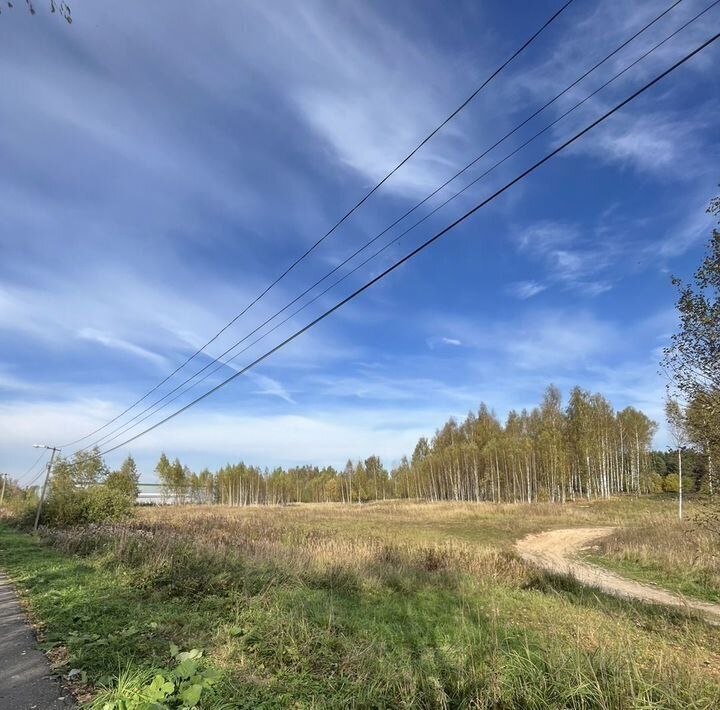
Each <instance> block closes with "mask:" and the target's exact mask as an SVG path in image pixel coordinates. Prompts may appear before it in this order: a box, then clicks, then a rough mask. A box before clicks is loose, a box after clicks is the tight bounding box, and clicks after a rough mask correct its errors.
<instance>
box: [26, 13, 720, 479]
mask: <svg viewBox="0 0 720 710" xmlns="http://www.w3.org/2000/svg"><path fill="white" fill-rule="evenodd" d="M718 2H720V0H718ZM45 456H47V451H46V450H43V451H41V452H40V456H38V457H37V458H36V459H35V461H33V462H32V464H31V465H30V466H28V469H27V470H26V471H25V473H23V474H21V475H20V478H18V483H20V482H22V479H23V478H27V476H29V475H30V474H31V473H32V471H33V470H34V469H35V467H36V466H37V465H38V464H39V463H40V460H41V459H43V458H44V457H45ZM40 471H41V472H42V467H41V468H40ZM35 478H37V476H36V477H35ZM33 480H35V479H33ZM27 485H28V486H30V485H32V482H31V483H28V484H27Z"/></svg>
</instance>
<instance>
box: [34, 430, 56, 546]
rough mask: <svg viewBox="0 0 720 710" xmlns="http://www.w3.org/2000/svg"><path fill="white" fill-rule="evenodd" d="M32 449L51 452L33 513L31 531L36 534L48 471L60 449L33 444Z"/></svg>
mask: <svg viewBox="0 0 720 710" xmlns="http://www.w3.org/2000/svg"><path fill="white" fill-rule="evenodd" d="M33 448H34V449H48V450H49V451H52V454H51V455H50V460H49V461H48V465H47V470H46V471H45V481H43V487H42V491H41V492H40V500H39V501H38V507H37V512H36V513H35V525H34V526H33V531H35V532H37V529H38V525H39V524H40V513H41V511H42V506H43V502H44V501H45V491H46V489H47V484H48V480H49V479H50V471H51V470H52V465H53V461H54V460H55V454H57V453H59V452H60V449H58V448H56V447H55V446H47V444H33Z"/></svg>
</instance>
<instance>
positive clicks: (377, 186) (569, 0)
mask: <svg viewBox="0 0 720 710" xmlns="http://www.w3.org/2000/svg"><path fill="white" fill-rule="evenodd" d="M573 2H574V0H567V2H565V3H564V4H563V5H562V6H561V7H560V9H558V10H557V11H556V12H555V13H554V14H553V15H552V16H551V17H550V18H548V19H547V20H546V21H545V22H544V23H543V24H542V26H541V27H540V28H539V29H538V30H536V31H535V33H534V34H533V35H532V36H531V37H529V38H528V39H527V40H526V41H525V42H524V43H523V44H522V45H521V46H520V47H519V48H518V49H516V50H515V52H513V54H512V55H511V56H510V57H509V58H508V59H506V60H505V61H504V62H503V63H502V64H501V65H500V66H499V67H498V68H497V69H495V71H493V72H492V74H490V76H488V77H487V78H486V79H485V80H484V81H483V82H482V84H480V86H479V87H478V88H476V89H475V90H474V91H473V92H472V93H471V94H470V96H468V97H467V98H466V99H465V100H464V101H463V102H462V103H461V104H460V106H458V107H457V108H456V109H455V110H454V111H453V112H452V113H451V114H450V115H449V116H448V117H447V118H446V119H445V120H444V121H442V123H440V124H439V125H438V126H437V127H436V128H434V129H433V130H432V131H431V132H430V133H429V134H428V135H427V136H426V137H425V138H423V140H422V141H421V142H420V143H419V144H418V145H417V146H416V147H415V148H413V149H412V150H411V151H410V152H409V153H408V154H407V155H406V156H405V157H404V158H403V159H402V160H401V161H400V162H399V163H398V164H397V165H396V166H395V167H394V168H393V169H392V170H391V171H390V172H389V173H388V174H387V175H386V176H385V177H384V178H382V180H380V182H378V183H377V184H375V186H374V187H373V188H372V189H371V190H370V191H369V192H367V193H366V194H365V195H364V196H363V197H362V199H360V201H359V202H357V203H356V204H355V205H354V206H353V207H352V208H351V209H350V210H348V211H347V212H346V213H345V214H344V215H343V216H342V217H341V218H340V219H339V220H338V221H337V222H336V223H335V224H334V225H333V226H332V227H331V228H330V229H329V230H328V231H327V232H325V234H324V235H323V236H322V237H320V238H319V239H318V240H317V241H316V242H315V243H314V244H313V245H312V246H310V247H309V248H308V249H307V250H306V251H305V252H304V253H303V254H301V255H300V256H299V257H298V258H297V259H295V261H293V262H292V264H290V266H289V267H287V268H286V269H285V271H283V272H282V273H281V274H280V276H278V277H277V278H276V279H275V280H274V281H273V282H272V283H270V285H269V286H267V287H266V288H265V289H264V290H263V291H262V292H261V293H260V294H259V295H258V296H256V297H255V298H254V299H253V300H252V301H251V302H250V303H249V304H248V305H247V306H245V308H243V310H242V311H240V313H238V314H237V315H236V316H235V317H234V318H232V319H231V320H230V321H229V322H228V323H227V324H226V325H225V326H223V328H221V329H220V330H219V331H218V332H217V333H216V334H215V335H213V337H212V338H210V340H208V341H207V342H206V343H205V344H204V345H203V346H202V347H201V348H199V349H198V350H196V351H195V352H194V353H193V354H192V355H190V357H188V358H187V359H186V360H185V361H184V362H183V363H181V364H180V365H179V366H178V367H177V368H176V369H175V370H173V371H172V372H171V373H170V374H169V375H168V376H167V377H166V378H165V379H164V380H162V381H161V382H159V383H158V384H157V385H155V386H154V387H153V388H152V389H150V390H148V391H147V392H146V393H145V394H144V395H143V396H142V397H140V399H138V400H136V401H135V402H134V403H133V404H131V405H130V406H129V407H128V408H127V409H125V410H124V411H122V412H121V413H120V414H118V415H117V416H116V417H114V418H113V419H110V420H109V421H108V422H106V423H105V424H103V426H101V427H99V428H98V429H95V430H94V431H92V432H90V433H89V434H86V435H85V436H82V437H80V438H79V439H76V440H75V441H71V442H68V443H66V444H62V445H61V447H60V448H66V447H70V446H74V445H75V444H78V443H80V442H81V441H84V440H85V439H88V438H89V437H91V436H94V435H95V434H97V433H99V432H100V431H102V430H103V429H105V428H106V427H108V426H110V425H111V424H113V423H114V422H116V421H117V420H118V419H120V418H121V417H123V416H124V415H125V414H127V413H128V412H129V411H131V410H132V409H134V408H135V407H136V406H137V405H138V404H140V402H142V401H144V400H145V399H147V397H149V396H150V395H151V394H152V393H153V392H156V391H157V390H158V389H159V388H160V387H162V385H164V384H165V383H166V382H167V381H168V380H169V379H170V378H171V377H173V376H174V375H175V374H177V373H178V372H179V371H180V370H182V369H183V368H184V367H185V366H186V365H187V364H188V363H190V362H191V361H192V360H194V359H195V358H196V357H197V356H198V355H199V354H200V353H202V352H203V351H204V350H205V349H206V348H207V347H208V346H209V345H211V344H212V343H213V342H215V341H216V340H217V339H218V338H219V337H220V335H222V334H223V333H224V332H225V331H226V330H227V329H228V328H230V327H231V326H232V325H233V324H234V323H236V322H237V321H238V319H239V318H241V317H242V316H243V315H244V314H245V313H247V311H249V310H250V309H251V308H252V307H253V306H254V305H255V304H256V303H257V302H258V301H259V300H260V299H262V298H263V297H264V296H265V295H266V294H267V293H268V292H269V291H270V290H271V289H272V288H274V287H275V286H276V285H277V284H278V283H280V281H282V280H283V279H284V278H285V277H286V276H287V275H288V274H289V273H290V272H291V271H292V270H293V269H294V268H295V267H296V266H297V265H298V264H300V263H301V262H302V261H303V260H304V259H305V258H306V257H307V256H309V255H310V254H311V253H312V252H313V251H314V250H315V249H316V248H317V247H318V246H320V244H322V243H323V242H324V241H325V240H326V239H327V238H328V237H330V235H332V234H333V233H334V232H335V231H336V230H337V228H338V227H340V226H341V225H342V224H343V223H344V222H345V220H347V219H348V217H350V216H351V215H352V214H353V213H354V212H355V211H356V210H358V209H359V208H360V207H361V206H362V205H363V204H364V203H365V202H366V201H367V200H368V199H369V198H370V196H371V195H373V194H374V193H375V192H377V190H379V189H380V188H381V187H382V186H383V185H384V184H385V183H386V182H387V181H388V180H389V179H390V178H391V177H392V176H393V175H394V174H395V173H396V172H397V171H398V170H399V169H400V168H401V167H402V166H403V165H405V163H407V162H408V161H409V160H410V159H411V158H412V157H413V156H414V155H415V154H416V153H417V152H418V151H419V150H420V149H421V148H422V147H423V146H424V145H425V144H426V143H428V141H430V140H431V139H432V138H433V137H434V136H435V135H436V134H437V133H438V132H439V131H440V130H442V128H444V127H445V126H446V125H447V124H448V123H449V122H450V121H452V120H453V119H454V118H455V116H457V115H458V114H459V113H460V112H461V111H462V110H463V109H464V108H465V107H466V106H467V105H468V104H469V103H470V102H471V101H472V100H473V99H474V98H475V97H476V96H478V94H479V93H480V92H481V91H482V90H483V89H484V88H485V87H486V86H487V85H488V84H490V82H491V81H493V79H495V77H496V76H498V74H500V73H501V72H502V71H503V70H504V69H505V68H506V67H507V66H508V65H509V64H510V63H511V62H512V61H513V60H515V59H516V58H517V57H518V56H519V55H520V54H522V52H524V51H525V50H526V49H527V48H528V47H529V46H530V45H531V44H532V43H533V42H534V41H535V39H537V37H539V36H540V34H541V33H542V32H543V31H544V30H545V29H547V28H548V27H549V26H550V25H551V24H552V23H553V22H554V21H555V20H556V19H557V18H558V17H559V16H560V15H561V14H562V13H563V12H564V10H565V9H567V8H568V7H569V6H570V5H571V4H572V3H573Z"/></svg>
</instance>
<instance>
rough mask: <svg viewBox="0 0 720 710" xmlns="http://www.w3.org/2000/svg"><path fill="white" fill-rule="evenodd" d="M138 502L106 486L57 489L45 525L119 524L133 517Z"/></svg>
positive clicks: (51, 496) (45, 513) (43, 519)
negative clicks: (116, 522)
mask: <svg viewBox="0 0 720 710" xmlns="http://www.w3.org/2000/svg"><path fill="white" fill-rule="evenodd" d="M134 502H135V501H134V500H133V499H132V498H130V497H128V496H127V495H126V494H125V493H123V492H122V491H118V490H115V489H112V488H107V487H105V486H90V487H89V488H75V487H67V486H53V487H52V489H51V490H50V495H49V496H48V499H47V503H46V506H45V509H44V510H43V514H42V522H43V524H45V525H51V526H56V527H70V526H73V525H85V524H87V523H104V522H115V521H118V520H123V519H125V518H128V517H130V515H132V511H133V506H134Z"/></svg>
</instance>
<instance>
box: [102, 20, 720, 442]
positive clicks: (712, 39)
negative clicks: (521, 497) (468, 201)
mask: <svg viewBox="0 0 720 710" xmlns="http://www.w3.org/2000/svg"><path fill="white" fill-rule="evenodd" d="M718 38H720V33H717V34H715V35H713V36H712V37H710V38H709V39H707V40H706V41H705V42H703V43H702V44H701V45H699V46H698V47H696V48H695V49H694V50H692V51H691V52H689V53H688V54H686V55H685V56H684V57H683V58H682V59H680V60H678V61H677V62H675V63H674V64H673V65H672V66H670V67H669V68H668V69H666V70H665V71H663V72H662V73H661V74H658V75H657V76H656V77H655V78H654V79H652V80H651V81H649V82H647V83H646V84H645V85H643V86H642V87H641V88H640V89H638V90H637V91H635V92H633V93H632V94H630V96H628V97H627V98H625V99H624V100H623V101H621V102H620V103H618V104H616V105H615V106H614V107H613V108H611V109H610V110H609V111H607V112H605V113H604V114H603V115H602V116H600V117H599V118H597V119H595V120H594V121H593V122H592V123H590V124H589V125H587V126H586V127H585V128H583V129H582V130H581V131H579V132H578V133H576V134H575V135H574V136H573V137H572V138H570V139H568V140H566V141H565V142H564V143H562V144H561V145H559V146H558V147H557V148H555V149H553V150H552V151H551V152H549V153H547V154H546V155H545V156H544V157H543V158H541V159H540V160H538V161H537V162H535V163H533V165H531V166H530V167H529V168H527V169H526V170H524V171H523V172H521V173H520V174H519V175H517V176H516V177H515V178H513V179H512V180H510V182H507V183H506V184H505V185H503V186H502V187H501V188H500V189H498V190H496V191H495V192H494V193H493V194H492V195H490V196H489V197H487V198H486V199H484V200H482V201H481V202H479V203H478V204H476V205H475V206H474V207H472V208H471V209H470V210H468V211H467V212H465V214H463V215H462V216H461V217H459V218H458V219H456V220H455V221H454V222H452V223H451V224H449V225H448V226H447V227H445V228H443V229H442V230H440V231H439V232H437V233H436V234H435V235H433V236H432V237H430V238H429V239H427V240H426V241H424V242H423V243H422V244H420V245H419V246H418V247H416V248H415V249H413V250H412V251H410V252H409V253H408V254H406V255H405V256H404V257H402V258H401V259H399V260H398V261H396V262H394V263H393V264H392V265H391V266H389V267H388V268H387V269H385V270H384V271H382V272H381V273H380V274H378V275H377V276H375V277H374V278H372V279H370V280H369V281H367V282H366V283H365V284H363V285H362V286H361V287H360V288H358V289H356V290H355V291H353V292H352V293H351V294H349V295H348V296H346V297H345V298H343V299H342V300H340V301H338V302H337V303H336V304H335V305H334V306H332V307H331V308H329V309H328V310H326V311H325V312H324V313H322V314H321V315H320V316H318V317H317V318H315V319H314V320H312V321H311V322H310V323H308V324H307V325H305V326H303V327H302V328H300V329H299V330H297V331H295V333H293V334H292V335H290V336H289V337H287V338H286V339H285V340H283V341H282V342H280V343H278V344H277V345H276V346H274V347H273V348H271V349H270V350H268V351H267V352H265V353H264V354H263V355H261V356H259V357H258V358H256V359H255V360H253V361H252V362H251V363H250V364H249V365H246V366H245V367H244V368H242V369H241V370H238V371H237V372H235V373H233V374H232V375H230V376H229V377H228V378H226V379H225V380H223V381H222V382H220V383H219V384H217V385H215V387H213V388H211V389H210V390H208V391H207V392H204V393H203V394H202V395H200V396H199V397H196V398H195V399H194V400H192V401H191V402H189V403H188V404H186V405H185V406H183V407H181V408H180V409H178V410H176V411H175V412H173V413H172V414H170V415H168V416H167V417H165V418H164V419H162V420H160V421H159V422H156V423H155V424H153V425H152V426H150V427H148V428H146V429H145V430H143V431H141V432H139V433H138V434H135V435H134V436H132V437H130V438H128V439H126V440H125V441H122V442H121V443H119V444H116V445H115V446H112V447H110V448H109V449H105V450H104V451H102V452H101V453H100V455H101V456H104V455H106V454H108V453H110V452H112V451H115V450H116V449H119V448H121V447H122V446H126V445H127V444H129V443H130V442H132V441H136V440H137V439H139V438H140V437H142V436H145V435H146V434H148V433H149V432H151V431H153V430H154V429H157V428H158V427H159V426H161V425H163V424H165V423H166V422H168V421H170V420H171V419H174V418H175V417H177V416H178V415H180V414H182V413H183V412H185V411H187V410H188V409H190V408H191V407H193V406H195V405H196V404H198V403H199V402H201V401H202V400H204V399H206V398H207V397H209V396H210V395H212V394H214V393H215V392H217V391H218V390H220V389H221V388H223V387H225V386H226V385H227V384H229V383H230V382H232V381H233V380H235V379H236V378H238V377H240V376H241V375H243V374H244V373H245V372H247V371H248V370H250V369H251V368H253V367H255V366H256V365H258V364H259V363H261V362H263V361H264V360H266V359H267V358H268V357H270V356H271V355H273V354H274V353H276V352H277V351H278V350H280V349H282V348H284V347H285V346H286V345H288V344H289V343H291V342H292V341H293V340H295V339H296V338H298V337H299V336H300V335H302V334H303V333H305V332H307V331H308V330H310V329H311V328H313V327H315V326H316V325H317V324H318V323H320V322H321V321H323V320H325V319H326V318H327V317H328V316H330V315H332V314H333V313H334V312H335V311H337V310H338V309H340V308H342V307H343V306H344V305H345V304H347V303H349V302H350V301H352V300H354V299H355V298H357V297H358V296H359V295H360V294H362V293H364V292H365V291H367V290H368V289H369V288H371V287H372V286H374V285H375V284H376V283H378V282H379V281H381V280H382V279H384V278H385V277H386V276H388V275H389V274H390V273H392V272H393V271H395V270H396V269H398V268H399V267H400V266H402V265H403V264H404V263H406V262H407V261H410V260H411V259H413V258H414V257H415V256H417V255H418V254H419V253H420V252H422V251H424V250H425V249H427V248H428V247H429V246H431V245H432V244H434V243H435V242H436V241H438V240H439V239H440V238H441V237H443V236H444V235H445V234H447V233H448V232H450V231H451V230H452V229H454V228H455V227H457V226H458V225H459V224H461V223H462V222H464V221H465V220H466V219H468V218H469V217H471V216H472V215H474V214H475V213H476V212H477V211H478V210H480V209H482V208H483V207H485V206H486V205H487V204H489V203H490V202H492V201H493V200H495V199H496V198H497V197H499V196H500V195H502V194H503V193H505V192H506V191H507V190H509V189H510V188H511V187H513V186H514V185H515V184H517V183H518V182H520V181H522V180H524V179H525V178H526V177H528V176H529V175H530V174H531V173H533V172H534V171H535V170H537V169H538V168H539V167H541V166H542V165H544V164H545V163H547V162H548V161H549V160H551V159H552V158H554V157H555V156H556V155H558V154H559V153H561V152H562V151H563V150H565V149H566V148H568V147H569V146H570V145H572V144H573V143H575V142H576V141H577V140H579V139H580V138H582V137H583V136H584V135H585V134H586V133H589V132H590V131H591V130H593V129H594V128H595V127H596V126H598V125H600V124H601V123H603V122H604V121H606V120H607V119H608V118H610V117H611V116H612V115H613V114H615V113H617V112H618V111H619V110H620V109H622V108H623V107H624V106H626V105H627V104H629V103H630V102H632V101H634V100H635V99H636V98H637V97H638V96H640V95H641V94H643V93H644V92H645V91H647V90H648V89H650V88H651V87H653V86H654V85H655V84H657V83H658V82H660V81H661V80H662V79H664V78H665V77H667V76H668V75H669V74H671V73H672V72H673V71H675V70H676V69H677V68H678V67H680V66H682V65H683V64H685V62H687V61H688V60H690V59H691V58H692V57H694V56H695V55H696V54H698V53H699V52H701V51H702V50H704V49H705V48H706V47H708V46H710V45H711V44H713V43H714V42H716V41H717V40H718Z"/></svg>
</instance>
